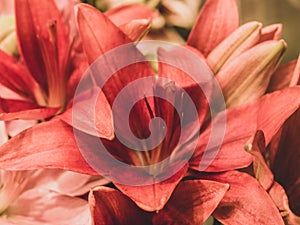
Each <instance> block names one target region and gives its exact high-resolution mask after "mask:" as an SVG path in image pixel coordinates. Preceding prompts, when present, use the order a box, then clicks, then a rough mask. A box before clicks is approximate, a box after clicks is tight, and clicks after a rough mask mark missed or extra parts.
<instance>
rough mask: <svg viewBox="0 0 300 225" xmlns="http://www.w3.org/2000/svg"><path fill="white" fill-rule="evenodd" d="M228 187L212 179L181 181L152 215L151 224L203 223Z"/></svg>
mask: <svg viewBox="0 0 300 225" xmlns="http://www.w3.org/2000/svg"><path fill="white" fill-rule="evenodd" d="M228 189H229V185H227V184H222V183H219V182H214V181H208V180H187V181H182V182H180V183H179V184H178V186H177V188H176V189H175V191H174V193H173V195H172V196H171V198H170V200H169V201H168V203H167V204H166V206H165V208H163V209H162V210H161V211H160V212H159V213H157V214H155V215H154V216H153V224H155V225H159V224H161V225H165V224H174V223H175V224H185V225H194V224H203V223H204V222H205V221H206V220H207V218H208V217H209V216H210V215H211V214H212V212H213V211H214V210H215V208H216V207H217V206H218V204H219V203H220V201H221V200H222V198H223V197H224V195H225V193H226V192H227V190H228ZM168 222H169V223H168Z"/></svg>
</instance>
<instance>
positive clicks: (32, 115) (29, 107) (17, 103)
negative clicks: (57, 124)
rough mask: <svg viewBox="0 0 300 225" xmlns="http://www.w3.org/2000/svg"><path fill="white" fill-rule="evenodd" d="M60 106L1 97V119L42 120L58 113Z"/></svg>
mask: <svg viewBox="0 0 300 225" xmlns="http://www.w3.org/2000/svg"><path fill="white" fill-rule="evenodd" d="M58 110H59V108H43V107H39V106H37V105H36V104H33V103H30V102H25V101H21V100H7V99H3V98H0V119H1V120H5V121H8V120H13V119H24V120H40V119H46V118H49V117H51V116H53V115H55V113H57V112H58Z"/></svg>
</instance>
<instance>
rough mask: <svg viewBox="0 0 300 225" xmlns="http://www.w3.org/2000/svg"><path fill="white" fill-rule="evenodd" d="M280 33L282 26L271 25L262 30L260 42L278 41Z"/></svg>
mask: <svg viewBox="0 0 300 225" xmlns="http://www.w3.org/2000/svg"><path fill="white" fill-rule="evenodd" d="M281 33H282V24H280V23H278V24H272V25H269V26H266V27H264V28H263V29H262V32H261V37H260V40H259V41H260V42H263V41H269V40H276V41H277V40H280V39H281Z"/></svg>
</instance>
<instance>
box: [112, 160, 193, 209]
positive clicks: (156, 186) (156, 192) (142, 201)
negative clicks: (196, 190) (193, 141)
mask: <svg viewBox="0 0 300 225" xmlns="http://www.w3.org/2000/svg"><path fill="white" fill-rule="evenodd" d="M187 168H188V165H186V166H185V167H183V168H182V169H180V170H179V171H178V172H177V173H175V174H174V175H173V176H172V177H170V178H168V179H166V180H164V181H159V182H158V183H153V184H151V185H146V186H128V185H122V184H117V183H115V185H116V186H117V187H118V188H119V189H120V190H121V191H122V192H123V193H124V194H126V195H127V196H128V197H129V198H131V199H132V200H133V201H134V202H135V203H136V204H137V205H138V206H139V207H140V208H142V209H143V210H146V211H157V210H161V209H162V208H163V207H164V206H165V204H166V203H167V201H168V200H169V198H170V196H171V194H172V193H173V191H174V189H175V187H176V186H177V184H178V183H179V181H180V180H181V179H182V178H183V176H184V175H185V173H186V171H187ZM152 179H154V180H153V181H155V178H152ZM156 182H157V181H156Z"/></svg>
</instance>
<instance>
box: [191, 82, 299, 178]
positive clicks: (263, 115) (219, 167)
mask: <svg viewBox="0 0 300 225" xmlns="http://www.w3.org/2000/svg"><path fill="white" fill-rule="evenodd" d="M299 94H300V88H299V87H293V88H287V89H284V90H282V91H277V92H273V93H271V94H268V95H265V96H264V97H262V98H260V99H259V100H257V101H255V102H253V103H251V104H248V105H245V106H241V107H237V108H233V109H230V110H227V112H226V117H227V123H226V127H227V128H226V132H225V136H224V140H223V142H222V145H221V147H220V148H219V147H218V146H215V148H216V149H214V148H211V149H206V145H207V143H208V140H209V138H210V135H211V130H210V129H211V128H210V127H208V128H207V129H206V130H205V131H204V132H203V133H202V134H201V136H200V138H199V140H200V141H199V145H198V149H197V150H196V152H195V154H194V156H193V158H192V159H191V167H192V168H194V169H196V170H199V165H202V164H203V165H207V163H208V165H207V166H209V167H208V168H207V169H206V171H211V172H219V171H226V170H229V169H235V168H242V167H246V166H248V165H249V164H250V163H251V162H252V157H251V155H250V154H248V153H246V152H245V151H244V149H243V148H244V145H245V144H246V142H247V141H248V140H249V139H250V137H252V136H253V135H254V134H255V132H256V131H257V130H262V131H263V132H264V134H265V138H266V145H268V144H269V143H270V141H271V139H272V138H273V136H274V135H275V134H276V132H277V131H278V130H279V129H280V127H281V126H282V124H283V123H284V122H285V121H286V119H287V118H288V117H289V116H290V115H291V114H293V113H294V112H295V111H296V110H297V109H298V107H299V104H300V98H299ZM270 109H272V110H270ZM223 116H224V115H223V114H222V113H221V114H219V115H217V116H216V118H214V120H215V122H216V123H219V122H221V123H222V122H223V119H224V117H223ZM221 125H223V124H221ZM205 152H207V153H206V154H211V153H210V152H212V153H214V152H215V153H216V155H214V154H212V157H213V158H209V157H208V158H206V160H209V161H208V162H206V161H203V162H201V158H202V157H203V155H204V154H205ZM228 152H230V154H228ZM200 162H201V163H200Z"/></svg>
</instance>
